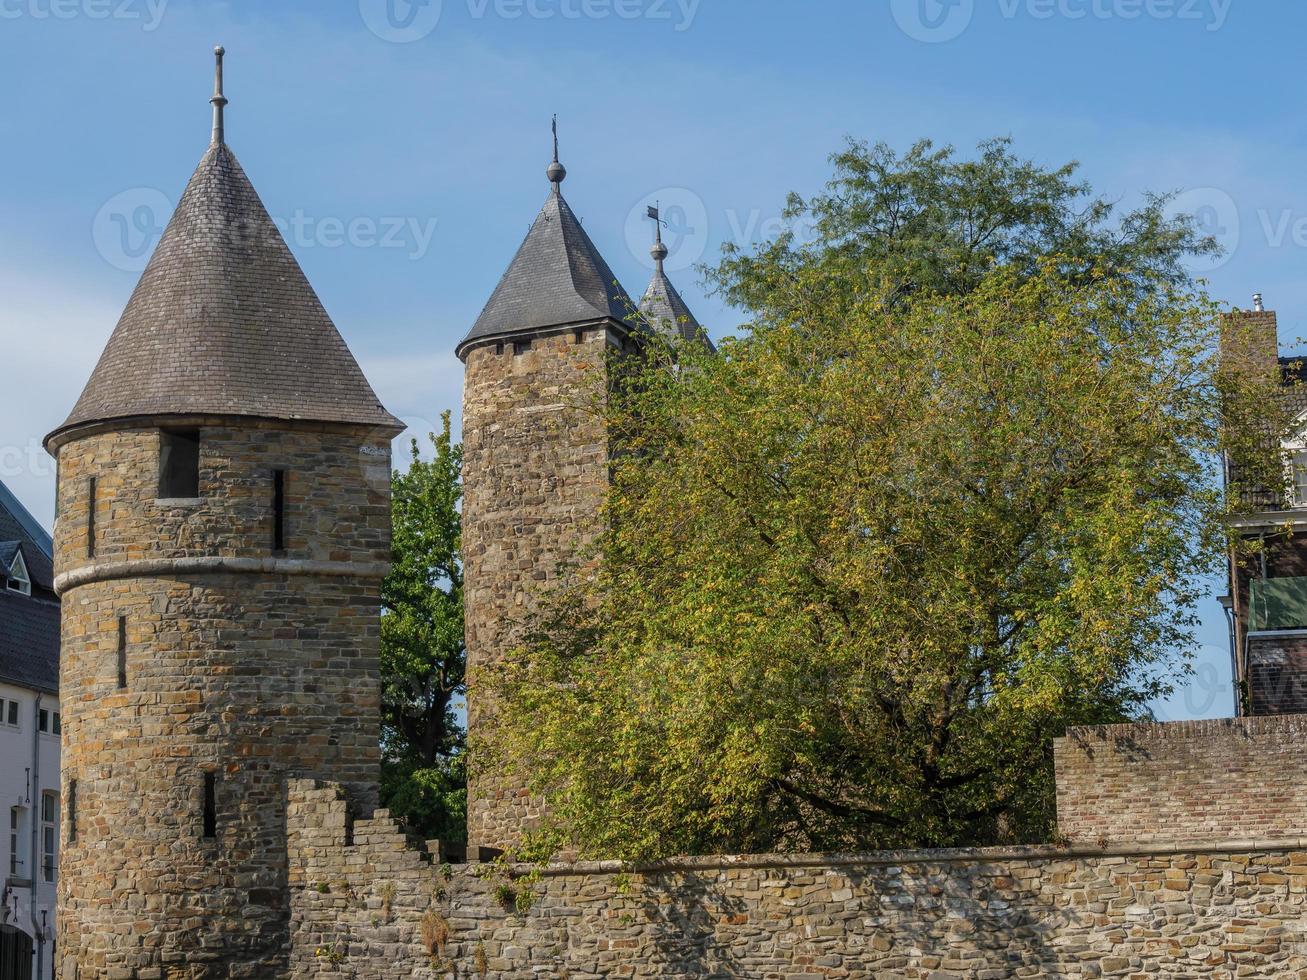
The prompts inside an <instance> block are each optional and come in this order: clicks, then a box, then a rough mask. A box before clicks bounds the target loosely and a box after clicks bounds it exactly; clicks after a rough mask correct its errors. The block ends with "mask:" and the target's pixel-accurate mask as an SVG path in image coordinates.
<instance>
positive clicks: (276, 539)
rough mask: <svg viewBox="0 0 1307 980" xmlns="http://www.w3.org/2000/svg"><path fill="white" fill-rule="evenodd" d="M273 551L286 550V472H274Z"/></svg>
mask: <svg viewBox="0 0 1307 980" xmlns="http://www.w3.org/2000/svg"><path fill="white" fill-rule="evenodd" d="M272 550H273V551H285V550H286V471H285V470H273V471H272Z"/></svg>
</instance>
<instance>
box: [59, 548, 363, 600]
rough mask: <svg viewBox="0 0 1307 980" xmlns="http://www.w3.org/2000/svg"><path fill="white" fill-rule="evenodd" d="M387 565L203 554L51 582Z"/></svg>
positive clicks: (88, 568) (342, 573) (338, 571)
mask: <svg viewBox="0 0 1307 980" xmlns="http://www.w3.org/2000/svg"><path fill="white" fill-rule="evenodd" d="M388 568H389V566H388V565H386V564H385V563H383V562H352V561H310V560H307V559H298V558H229V557H223V556H220V555H212V556H210V555H204V556H198V557H187V558H146V559H141V560H139V561H112V562H101V563H99V564H94V565H83V566H82V567H81V568H74V569H73V570H72V571H68V572H64V573H63V574H62V575H59V576H57V577H56V578H55V580H54V589H55V592H57V593H59V594H60V595H63V594H64V593H65V592H67V591H68V590H69V589H75V588H77V586H79V585H87V584H89V583H91V582H106V581H110V580H112V579H120V578H151V577H157V576H165V575H219V574H224V573H230V572H237V573H245V574H248V573H262V574H268V575H315V576H321V577H326V578H337V577H339V578H367V579H381V578H385V577H386V572H387V571H388Z"/></svg>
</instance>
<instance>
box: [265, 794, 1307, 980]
mask: <svg viewBox="0 0 1307 980" xmlns="http://www.w3.org/2000/svg"><path fill="white" fill-rule="evenodd" d="M287 815H288V829H289V832H290V841H291V854H290V858H291V860H290V867H291V893H292V953H291V973H290V975H291V976H292V977H295V978H310V977H313V978H317V977H351V978H367V980H390V978H395V980H398V978H405V980H407V978H435V977H466V978H491V980H506V978H566V980H595V978H599V977H611V976H621V977H631V978H652V977H684V978H690V977H695V978H701V977H757V978H786V980H823V978H850V980H852V978H876V980H886V978H921V980H925V978H930V980H950V978H964V977H965V978H972V980H999V978H1008V977H1135V976H1144V975H1148V976H1171V977H1197V976H1202V977H1212V978H1231V977H1236V976H1237V977H1241V978H1243V977H1247V978H1272V977H1276V978H1280V977H1287V976H1305V975H1307V937H1305V936H1304V931H1305V927H1307V908H1305V907H1304V906H1305V905H1307V840H1285V841H1282V842H1280V843H1279V844H1277V845H1275V846H1262V845H1258V844H1254V843H1251V842H1245V843H1227V844H1224V845H1218V846H1213V845H1205V844H1194V845H1175V846H1161V845H1158V846H1156V847H1154V848H1153V849H1152V850H1151V851H1146V850H1144V849H1140V848H1135V849H1130V848H1116V849H1096V848H1075V849H1072V848H1054V847H1047V848H1022V849H1009V850H984V851H917V852H903V853H884V854H864V855H848V856H844V855H825V856H791V857H785V856H760V857H750V858H721V857H716V858H694V859H684V860H679V861H670V862H667V863H665V864H662V865H659V866H656V867H650V868H646V869H643V870H630V871H628V870H624V869H623V868H621V867H619V866H617V865H608V864H590V865H572V866H555V867H551V868H549V869H548V870H547V871H545V872H544V873H543V874H541V875H539V877H538V878H536V879H535V880H532V878H530V877H527V878H519V879H512V878H511V877H509V876H508V875H507V874H505V873H504V872H503V871H502V870H501V869H499V868H497V866H495V865H464V866H452V867H451V866H441V865H440V864H439V863H438V856H432V855H430V854H428V853H427V852H426V850H425V849H424V848H421V847H418V846H415V845H414V843H413V842H410V841H406V840H405V838H404V836H403V834H402V833H401V832H400V831H399V829H398V828H397V826H396V824H395V823H394V821H393V820H391V819H390V817H389V815H388V814H387V813H386V812H384V811H379V812H378V813H377V814H376V815H375V817H374V818H373V819H372V820H366V821H359V822H357V823H354V824H353V825H352V826H351V825H349V823H348V821H347V802H346V800H345V799H344V795H343V793H342V792H341V791H340V790H339V788H338V787H335V786H331V785H326V784H320V783H313V782H308V781H299V782H295V783H292V784H291V786H290V793H289V803H288V808H287ZM520 870H525V869H520Z"/></svg>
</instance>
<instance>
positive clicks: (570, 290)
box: [457, 189, 635, 357]
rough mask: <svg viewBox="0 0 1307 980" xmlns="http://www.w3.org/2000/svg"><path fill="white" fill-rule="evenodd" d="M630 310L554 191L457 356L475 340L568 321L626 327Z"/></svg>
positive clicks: (623, 294) (609, 272) (632, 308)
mask: <svg viewBox="0 0 1307 980" xmlns="http://www.w3.org/2000/svg"><path fill="white" fill-rule="evenodd" d="M634 311H635V306H634V304H633V303H632V302H631V300H630V297H628V296H627V294H626V291H625V290H624V289H622V287H621V285H620V284H619V283H618V282H617V277H616V276H614V275H613V270H612V269H610V268H609V267H608V263H607V262H605V261H604V258H603V256H602V255H600V254H599V250H598V249H597V248H595V244H594V242H592V241H591V240H590V236H589V235H587V234H586V232H585V229H584V228H583V227H582V226H581V222H580V221H579V220H578V219H577V217H576V215H575V214H574V213H573V211H572V209H571V207H569V206H568V203H567V201H566V200H565V199H564V198H563V195H562V194H561V193H559V192H558V191H557V189H555V190H554V191H553V192H551V193H550V195H549V200H547V201H546V202H545V206H544V207H543V208H541V210H540V214H539V215H537V216H536V220H535V223H534V224H532V225H531V230H530V231H529V232H527V236H526V240H525V241H524V242H522V246H521V248H519V249H518V250H517V255H515V256H514V257H513V261H512V262H511V263H509V266H508V271H506V272H505V273H504V275H503V278H502V279H500V280H499V285H498V286H496V287H495V291H494V292H493V293H492V294H491V295H490V301H489V302H488V303H486V307H485V309H484V310H482V311H481V315H480V316H479V317H478V318H477V321H476V324H475V325H474V326H473V327H472V329H471V331H469V333H468V335H467V336H466V337H464V338H463V340H462V342H461V343H460V344H459V345H458V348H457V353H458V356H459V357H462V356H463V353H464V352H465V351H466V350H467V348H468V346H469V345H471V344H472V343H474V342H476V341H480V340H491V339H499V338H504V337H511V336H515V335H522V334H531V333H538V332H540V331H541V330H547V329H550V328H553V327H560V326H565V325H567V324H571V323H586V322H593V321H595V320H605V319H606V320H613V321H616V322H617V323H619V324H622V325H626V321H627V318H628V317H630V316H631V315H632V314H633V313H634Z"/></svg>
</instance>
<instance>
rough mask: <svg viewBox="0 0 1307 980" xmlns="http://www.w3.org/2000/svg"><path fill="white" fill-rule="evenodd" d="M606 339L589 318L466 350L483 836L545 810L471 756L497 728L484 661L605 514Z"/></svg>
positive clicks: (493, 657)
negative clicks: (572, 326)
mask: <svg viewBox="0 0 1307 980" xmlns="http://www.w3.org/2000/svg"><path fill="white" fill-rule="evenodd" d="M609 339H610V331H608V330H607V329H604V328H602V327H593V328H590V329H588V330H584V331H582V333H581V337H580V338H579V339H578V337H577V336H576V335H575V334H574V333H573V331H570V330H569V331H567V332H565V333H560V334H554V335H551V336H544V337H535V338H533V339H531V341H530V344H531V346H530V349H529V350H525V351H522V352H518V351H517V349H516V347H515V344H514V342H513V341H511V340H510V341H508V342H507V343H504V344H502V345H499V347H497V346H496V345H495V344H493V343H491V344H487V345H483V346H480V347H476V348H473V349H472V350H471V351H470V352H468V354H467V372H466V376H465V380H464V387H463V561H464V565H465V575H464V581H465V583H466V597H465V609H466V611H467V613H466V614H467V624H466V628H467V653H468V678H469V683H468V719H469V724H468V730H469V732H471V733H473V739H474V741H473V744H472V753H473V763H474V764H473V767H472V768H473V771H472V773H471V777H470V780H469V787H468V837H469V840H470V841H472V842H474V843H476V844H478V845H481V846H485V847H496V848H509V847H511V846H512V845H513V844H514V843H515V842H516V841H517V840H518V837H519V835H520V833H521V832H522V830H523V829H525V828H527V827H529V826H530V825H531V821H532V820H533V818H535V817H536V816H537V815H538V813H539V801H536V800H532V799H529V798H528V796H527V794H526V792H525V790H523V789H522V787H521V786H520V785H518V784H516V783H514V782H513V781H512V780H510V779H507V778H505V777H503V776H498V775H495V774H493V773H491V772H487V771H486V768H485V767H484V766H481V765H478V764H476V759H477V757H478V751H479V749H483V748H484V747H485V743H484V738H486V737H491V736H492V734H493V728H494V726H493V723H491V722H490V720H489V716H490V714H491V713H492V712H493V708H492V703H491V700H492V699H491V698H490V696H489V694H488V693H487V690H486V684H485V682H484V668H485V667H487V666H488V665H491V664H494V663H496V662H500V661H502V659H503V657H504V656H505V655H506V654H507V653H508V652H509V651H510V650H511V649H512V648H513V646H514V645H515V644H516V643H517V642H518V641H519V639H520V637H521V628H522V625H523V624H524V623H525V622H526V621H527V620H528V619H529V617H530V616H531V614H532V613H533V612H534V610H535V609H536V603H537V600H538V599H539V597H540V595H541V594H542V592H543V591H545V590H547V589H549V588H550V587H552V586H555V585H557V584H558V583H559V582H560V581H561V580H562V579H561V577H560V576H564V575H566V574H568V568H569V566H573V565H574V564H575V562H576V561H577V560H578V558H579V556H581V555H582V554H583V553H584V551H585V548H586V546H587V545H588V544H589V543H590V542H591V541H592V540H593V539H594V536H595V534H596V532H597V531H598V530H599V528H600V526H601V525H600V511H601V509H602V507H603V503H604V496H605V493H606V489H607V484H608V440H607V435H606V432H605V428H604V423H603V420H602V419H601V418H600V417H599V415H598V413H597V412H596V411H595V407H596V405H597V404H598V403H597V402H596V400H595V399H596V398H597V397H601V396H602V393H603V391H604V390H605V377H606V370H605V365H606V357H607V352H608V350H609V349H610V343H609ZM501 348H502V349H501ZM477 738H481V739H483V741H482V743H481V745H480V746H478V744H477V743H476V741H475V740H476V739H477Z"/></svg>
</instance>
